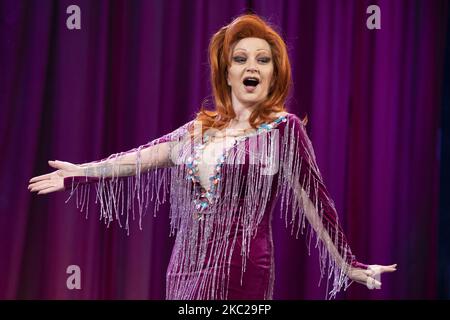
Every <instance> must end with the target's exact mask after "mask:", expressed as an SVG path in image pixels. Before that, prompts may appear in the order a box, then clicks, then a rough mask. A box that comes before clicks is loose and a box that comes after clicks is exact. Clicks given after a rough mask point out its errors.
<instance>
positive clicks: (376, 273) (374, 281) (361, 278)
mask: <svg viewBox="0 0 450 320" xmlns="http://www.w3.org/2000/svg"><path fill="white" fill-rule="evenodd" d="M396 270H397V264H391V265H389V266H382V265H378V264H371V265H369V266H368V268H367V269H360V268H351V270H350V271H349V273H348V276H349V278H350V279H351V280H353V281H356V282H358V283H360V284H363V285H365V286H367V288H369V289H381V274H382V273H384V272H394V271H396Z"/></svg>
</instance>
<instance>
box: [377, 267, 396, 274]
mask: <svg viewBox="0 0 450 320" xmlns="http://www.w3.org/2000/svg"><path fill="white" fill-rule="evenodd" d="M394 271H397V269H396V267H391V266H384V267H381V270H380V273H383V272H394Z"/></svg>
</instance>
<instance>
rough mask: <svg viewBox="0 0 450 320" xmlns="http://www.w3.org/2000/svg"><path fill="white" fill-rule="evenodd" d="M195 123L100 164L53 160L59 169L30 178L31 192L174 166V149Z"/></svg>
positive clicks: (56, 189)
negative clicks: (75, 180) (75, 181)
mask: <svg viewBox="0 0 450 320" xmlns="http://www.w3.org/2000/svg"><path fill="white" fill-rule="evenodd" d="M192 123H193V121H190V122H188V123H186V124H185V125H183V126H182V127H180V128H178V129H177V130H175V131H173V132H171V133H169V134H166V135H164V136H162V137H160V138H158V139H155V140H153V141H151V142H149V143H147V144H146V145H144V146H140V147H139V148H136V149H133V150H130V151H127V152H122V153H118V154H113V155H111V156H109V157H108V158H105V159H102V160H100V161H94V162H89V163H84V164H79V165H77V164H73V163H70V162H65V161H58V160H55V161H49V165H50V166H51V167H53V168H55V169H57V170H56V171H54V172H51V173H48V174H44V175H40V176H36V177H34V178H32V179H30V181H29V186H28V189H29V190H30V191H32V192H37V193H38V194H47V193H50V192H55V191H60V190H64V189H68V187H69V185H70V184H71V183H72V182H73V180H74V179H75V178H76V179H77V184H86V183H94V182H98V181H99V179H111V178H116V177H127V176H135V175H139V174H141V173H142V172H146V171H148V170H151V169H156V168H165V167H170V166H173V165H174V163H173V159H172V150H173V149H174V147H175V146H176V144H177V143H178V142H179V140H180V139H181V138H183V137H185V136H186V134H187V130H188V129H189V126H190V125H191V124H192Z"/></svg>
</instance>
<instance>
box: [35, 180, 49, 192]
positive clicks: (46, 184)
mask: <svg viewBox="0 0 450 320" xmlns="http://www.w3.org/2000/svg"><path fill="white" fill-rule="evenodd" d="M53 186H54V185H53V184H50V183H48V182H46V183H43V184H40V185H39V186H35V187H34V188H32V189H31V190H30V191H31V192H39V191H42V190H44V189H46V188H50V187H53Z"/></svg>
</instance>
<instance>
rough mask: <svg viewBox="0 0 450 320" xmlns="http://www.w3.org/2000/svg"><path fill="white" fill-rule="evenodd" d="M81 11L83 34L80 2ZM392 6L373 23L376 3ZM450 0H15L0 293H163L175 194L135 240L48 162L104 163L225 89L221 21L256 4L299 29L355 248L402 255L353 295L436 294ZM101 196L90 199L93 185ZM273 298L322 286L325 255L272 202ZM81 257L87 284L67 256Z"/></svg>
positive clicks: (5, 41) (4, 24) (3, 100)
mask: <svg viewBox="0 0 450 320" xmlns="http://www.w3.org/2000/svg"><path fill="white" fill-rule="evenodd" d="M74 4H75V5H78V6H79V7H80V9H81V30H69V29H68V28H67V27H66V19H67V17H68V16H69V14H67V13H66V9H67V7H68V6H70V5H74ZM371 4H377V5H378V6H379V7H380V8H381V29H380V30H369V29H368V28H367V27H366V20H367V18H368V16H369V14H367V13H366V9H367V7H368V6H369V5H371ZM448 5H449V4H448V2H447V1H444V0H442V1H441V0H436V1H432V2H431V1H425V0H422V1H418V0H417V1H388V0H385V1H359V0H355V1H331V0H330V1H326V0H321V1H312V0H311V1H275V0H273V1H244V0H242V1H238V0H233V1H208V0H198V1H175V0H171V1H162V0H161V1H87V0H85V1H81V0H74V1H72V0H71V1H66V0H60V1H56V0H55V1H50V0H46V1H16V0H6V1H2V2H1V3H0V24H1V28H0V46H1V47H0V108H1V109H0V112H1V113H0V128H1V130H0V133H1V135H0V137H1V138H0V139H1V140H0V141H1V152H2V153H3V155H2V157H1V166H0V170H1V177H2V179H1V184H0V274H1V275H2V276H1V277H0V298H3V299H5V298H6V299H17V298H18V299H164V296H165V271H166V268H167V264H168V260H169V258H170V253H171V247H172V244H173V238H169V237H168V234H169V218H168V213H169V211H168V208H169V206H168V204H167V203H166V204H165V205H163V206H162V207H161V209H160V211H159V212H158V213H157V217H156V218H154V217H152V213H151V212H148V215H147V216H146V217H145V219H144V220H143V230H142V231H140V230H139V229H138V225H137V222H136V221H135V222H134V223H132V228H131V234H130V236H127V235H126V232H125V231H124V230H123V229H120V228H119V227H118V225H117V224H113V225H112V226H111V227H110V228H109V229H106V227H105V225H104V224H102V223H100V222H99V221H98V214H99V207H98V206H97V205H95V204H93V203H92V204H91V206H90V207H89V218H88V219H85V218H84V217H85V213H80V212H79V211H78V209H77V208H76V207H75V204H74V201H73V200H71V201H70V202H69V203H68V204H66V203H65V200H66V199H67V198H68V193H57V194H51V195H46V196H38V195H36V194H31V193H29V192H28V190H27V185H28V180H29V179H30V178H31V177H33V176H36V175H40V174H44V173H47V172H50V171H52V170H53V169H52V168H50V167H48V165H47V160H54V159H58V160H65V161H70V162H74V163H82V162H87V161H93V160H98V159H101V158H104V157H106V156H108V155H110V154H112V153H116V152H120V151H125V150H129V149H132V148H134V147H137V146H138V145H142V144H145V143H146V142H148V141H150V140H153V139H154V138H157V137H159V136H161V135H163V134H165V133H167V132H169V131H170V130H173V129H175V128H177V127H179V126H180V125H182V124H184V123H186V122H187V121H189V120H191V119H192V118H193V117H194V115H195V112H196V111H197V110H198V108H199V106H200V104H201V103H202V102H203V101H204V100H205V99H208V100H209V105H211V102H212V98H211V92H210V85H209V68H208V60H207V50H208V42H209V39H210V37H211V36H212V34H213V33H214V32H216V31H217V30H218V29H219V28H220V27H221V26H223V25H225V24H227V23H229V22H230V21H231V20H232V18H233V17H235V16H237V15H239V14H242V13H245V12H247V11H249V10H250V11H252V12H255V13H257V14H259V15H261V16H262V17H264V18H266V19H267V20H268V21H270V22H271V23H273V24H274V25H275V26H276V27H277V29H278V30H279V31H280V33H281V35H282V36H283V37H284V39H285V40H286V42H287V44H288V47H289V54H290V58H291V63H292V69H293V81H294V86H293V90H292V94H291V97H290V99H289V102H288V109H289V111H290V112H292V113H296V114H297V115H299V116H304V115H308V118H309V123H308V126H307V130H308V133H309V134H310V137H311V139H312V142H313V145H314V147H315V150H316V156H317V160H318V163H319V167H320V169H321V172H322V174H323V176H324V180H325V183H326V185H327V187H328V189H329V191H330V194H331V195H332V197H333V199H334V200H335V204H336V208H337V210H338V212H339V216H340V221H341V224H342V225H343V229H344V230H345V231H346V235H347V237H348V239H349V243H350V245H351V247H352V249H353V253H354V254H355V255H356V256H357V257H358V259H359V260H360V261H362V262H365V263H368V264H372V263H378V264H390V263H398V271H397V272H396V273H394V274H387V275H383V277H382V281H383V289H382V290H379V291H369V290H367V288H365V287H364V286H361V285H359V284H353V285H352V286H351V287H350V288H349V289H348V290H347V291H346V292H345V293H342V294H340V295H339V298H340V299H418V298H424V299H432V298H435V297H436V296H437V284H436V278H437V261H436V259H437V214H438V199H437V195H438V192H439V190H438V186H439V153H438V146H439V143H438V142H439V136H438V131H439V116H440V114H439V107H440V105H439V102H440V96H441V90H442V88H441V85H442V79H443V74H442V70H443V62H444V56H443V54H444V39H445V30H446V23H448V22H447V18H448V17H447V12H448V10H447V8H448ZM91 202H92V198H91ZM274 240H275V250H276V251H275V255H276V263H277V264H276V276H275V291H274V298H275V299H323V298H324V297H325V288H324V286H323V285H322V286H321V287H318V280H319V264H318V261H317V253H316V252H315V249H314V248H313V247H312V248H311V256H308V252H307V249H306V245H305V241H304V238H303V237H301V238H299V239H292V237H291V236H290V235H289V233H288V232H287V231H286V229H285V228H284V226H283V223H282V221H281V220H280V219H279V211H278V210H277V211H275V214H274ZM69 265H78V266H79V267H80V268H81V276H82V278H81V279H82V290H68V289H67V286H66V280H67V277H68V276H69V275H68V274H67V273H66V269H67V267H68V266H69Z"/></svg>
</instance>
